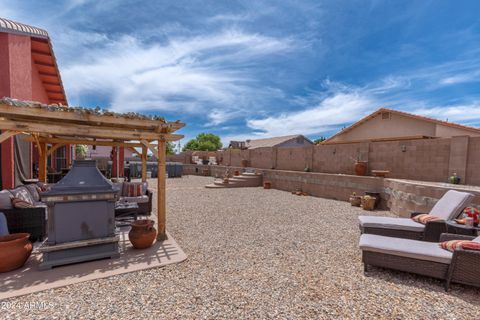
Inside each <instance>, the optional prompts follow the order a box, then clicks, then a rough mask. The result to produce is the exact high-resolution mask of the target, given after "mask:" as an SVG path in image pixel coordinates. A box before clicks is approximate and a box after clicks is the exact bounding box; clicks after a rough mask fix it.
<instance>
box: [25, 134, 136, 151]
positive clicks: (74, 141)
mask: <svg viewBox="0 0 480 320" xmlns="http://www.w3.org/2000/svg"><path fill="white" fill-rule="evenodd" d="M23 139H25V140H28V141H32V142H35V140H34V138H33V137H28V136H26V137H23ZM39 141H43V142H47V143H63V144H86V145H90V146H104V147H125V148H141V147H142V144H141V143H135V142H123V141H105V140H89V139H73V138H49V137H39Z"/></svg>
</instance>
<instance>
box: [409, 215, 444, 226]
mask: <svg viewBox="0 0 480 320" xmlns="http://www.w3.org/2000/svg"><path fill="white" fill-rule="evenodd" d="M412 220H413V221H415V222H418V223H421V224H427V222H430V221H437V220H443V219H442V218H439V217H436V216H432V215H431V214H426V213H423V214H419V215H417V216H415V217H413V218H412Z"/></svg>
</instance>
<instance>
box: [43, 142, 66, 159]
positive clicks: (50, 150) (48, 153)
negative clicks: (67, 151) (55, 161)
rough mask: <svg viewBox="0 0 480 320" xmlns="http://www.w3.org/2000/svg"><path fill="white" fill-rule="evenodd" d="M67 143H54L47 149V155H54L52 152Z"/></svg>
mask: <svg viewBox="0 0 480 320" xmlns="http://www.w3.org/2000/svg"><path fill="white" fill-rule="evenodd" d="M64 145H65V144H61V143H57V144H55V145H53V146H52V147H51V148H50V149H48V151H47V157H48V156H50V155H52V153H54V152H55V151H56V150H57V149H59V148H61V147H63V146H64Z"/></svg>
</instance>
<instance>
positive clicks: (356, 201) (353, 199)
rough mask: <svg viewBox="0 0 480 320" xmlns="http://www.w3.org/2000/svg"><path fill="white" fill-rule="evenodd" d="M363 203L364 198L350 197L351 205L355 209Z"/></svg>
mask: <svg viewBox="0 0 480 320" xmlns="http://www.w3.org/2000/svg"><path fill="white" fill-rule="evenodd" d="M361 203H362V197H360V196H350V204H351V205H352V206H353V207H360V204H361Z"/></svg>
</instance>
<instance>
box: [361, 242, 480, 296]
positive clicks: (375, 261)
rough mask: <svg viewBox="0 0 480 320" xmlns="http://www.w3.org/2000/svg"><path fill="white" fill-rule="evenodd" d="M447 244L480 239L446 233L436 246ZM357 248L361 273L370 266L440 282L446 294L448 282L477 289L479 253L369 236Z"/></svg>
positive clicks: (478, 285) (479, 285)
mask: <svg viewBox="0 0 480 320" xmlns="http://www.w3.org/2000/svg"><path fill="white" fill-rule="evenodd" d="M448 240H471V241H476V242H480V237H476V238H475V237H470V236H465V235H458V234H448V233H444V234H442V235H441V236H440V242H443V241H448ZM359 246H360V249H361V250H362V262H363V264H364V271H365V272H367V271H368V269H367V268H368V266H369V265H370V266H376V267H382V268H388V269H394V270H399V271H404V272H410V273H415V274H420V275H424V276H429V277H433V278H437V279H442V280H445V290H446V291H448V289H449V287H450V283H452V282H455V283H461V284H466V285H471V286H476V287H480V277H479V276H478V266H480V251H474V250H463V249H457V250H455V251H454V252H453V253H452V252H450V251H447V250H445V249H442V248H441V247H440V245H439V244H438V243H431V242H424V241H418V240H410V239H399V238H392V237H384V236H378V235H373V234H363V235H362V236H361V237H360V244H359Z"/></svg>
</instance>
